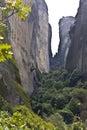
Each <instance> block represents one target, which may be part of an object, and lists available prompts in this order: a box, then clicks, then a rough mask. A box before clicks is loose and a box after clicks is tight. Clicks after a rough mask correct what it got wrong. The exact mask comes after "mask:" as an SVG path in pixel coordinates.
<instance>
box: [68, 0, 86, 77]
mask: <svg viewBox="0 0 87 130" xmlns="http://www.w3.org/2000/svg"><path fill="white" fill-rule="evenodd" d="M72 30H73V31H72ZM72 30H71V34H72V43H71V46H70V49H69V53H68V57H67V63H66V67H67V69H68V70H69V71H73V70H74V69H76V68H77V69H79V70H80V71H81V72H82V73H83V74H84V75H85V78H86V79H87V0H81V1H80V6H79V9H78V13H77V15H76V22H75V27H74V28H73V29H72Z"/></svg>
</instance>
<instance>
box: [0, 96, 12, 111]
mask: <svg viewBox="0 0 87 130" xmlns="http://www.w3.org/2000/svg"><path fill="white" fill-rule="evenodd" d="M0 111H8V112H10V113H11V112H12V106H11V105H10V104H9V103H8V102H7V101H6V100H5V99H4V98H3V97H1V95H0Z"/></svg>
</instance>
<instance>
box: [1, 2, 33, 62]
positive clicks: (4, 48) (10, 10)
mask: <svg viewBox="0 0 87 130" xmlns="http://www.w3.org/2000/svg"><path fill="white" fill-rule="evenodd" d="M29 12H31V8H30V6H28V5H25V6H24V5H22V1H21V0H14V1H13V0H5V3H4V1H3V2H0V62H4V61H5V60H7V59H11V58H12V54H13V53H12V51H11V46H10V45H9V44H7V43H6V42H8V41H7V40H5V37H7V34H6V33H7V29H8V26H7V20H8V18H9V17H11V16H12V15H14V14H17V15H18V16H19V17H20V18H21V19H22V20H24V19H25V18H26V17H27V16H28V14H29ZM5 34H6V35H5ZM6 39H8V38H6Z"/></svg>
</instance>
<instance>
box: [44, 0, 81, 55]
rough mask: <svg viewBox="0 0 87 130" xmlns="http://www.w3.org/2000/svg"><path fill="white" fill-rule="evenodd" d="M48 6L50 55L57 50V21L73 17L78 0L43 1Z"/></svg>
mask: <svg viewBox="0 0 87 130" xmlns="http://www.w3.org/2000/svg"><path fill="white" fill-rule="evenodd" d="M45 1H46V3H47V5H48V13H49V23H50V24H51V26H52V53H53V55H54V54H55V53H56V52H57V50H58V44H59V27H58V22H59V19H60V18H62V17H63V16H64V17H65V16H75V15H76V13H77V9H78V7H79V0H45Z"/></svg>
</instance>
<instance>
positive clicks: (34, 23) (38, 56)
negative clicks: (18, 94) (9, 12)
mask: <svg viewBox="0 0 87 130" xmlns="http://www.w3.org/2000/svg"><path fill="white" fill-rule="evenodd" d="M23 2H24V4H27V5H28V4H29V5H30V6H31V8H32V11H31V13H30V15H29V16H28V17H27V19H26V20H24V21H22V20H20V19H19V18H18V17H17V16H16V15H14V16H12V17H11V18H10V20H9V23H10V33H9V38H10V41H11V44H12V49H13V52H14V56H15V59H16V61H17V64H18V68H19V73H20V77H21V82H22V85H23V86H24V87H25V89H26V91H27V92H28V93H29V94H31V93H32V91H33V89H34V88H33V81H34V74H35V69H36V68H38V69H39V70H40V71H41V72H48V71H49V55H48V9H47V5H46V3H45V1H44V0H23Z"/></svg>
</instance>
